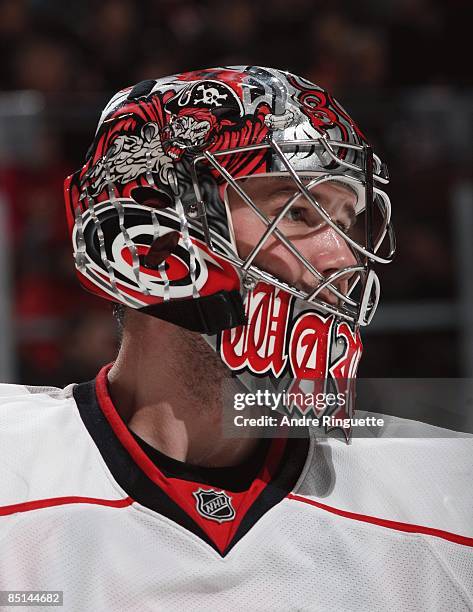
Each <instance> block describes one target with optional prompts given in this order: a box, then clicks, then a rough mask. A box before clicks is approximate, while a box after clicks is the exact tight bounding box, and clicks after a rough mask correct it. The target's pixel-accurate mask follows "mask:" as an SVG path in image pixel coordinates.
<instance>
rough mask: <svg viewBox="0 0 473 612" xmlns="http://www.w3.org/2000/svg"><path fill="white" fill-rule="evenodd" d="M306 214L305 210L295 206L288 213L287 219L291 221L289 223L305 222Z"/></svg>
mask: <svg viewBox="0 0 473 612" xmlns="http://www.w3.org/2000/svg"><path fill="white" fill-rule="evenodd" d="M304 212H305V210H304V208H296V207H294V206H293V207H292V208H290V209H289V210H288V211H287V213H286V219H289V221H294V222H296V223H297V222H299V221H304Z"/></svg>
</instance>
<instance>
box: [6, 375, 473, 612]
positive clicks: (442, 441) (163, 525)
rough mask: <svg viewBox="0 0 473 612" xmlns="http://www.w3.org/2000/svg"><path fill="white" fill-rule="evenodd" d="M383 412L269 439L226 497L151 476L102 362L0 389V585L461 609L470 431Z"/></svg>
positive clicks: (158, 473) (471, 534)
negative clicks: (252, 468)
mask: <svg viewBox="0 0 473 612" xmlns="http://www.w3.org/2000/svg"><path fill="white" fill-rule="evenodd" d="M385 421H386V425H385V428H384V437H377V438H373V439H368V438H364V439H355V440H353V441H352V443H351V444H350V445H346V444H345V443H343V442H341V441H340V440H337V439H330V438H324V439H318V437H317V431H314V432H311V436H310V440H300V439H299V440H295V439H292V440H291V439H289V440H287V441H284V440H274V441H272V442H271V445H270V446H269V450H268V451H267V455H266V458H265V460H264V462H263V464H262V467H261V469H260V470H259V472H258V474H257V475H256V476H255V478H254V480H253V481H252V482H251V484H250V486H249V487H247V488H246V490H238V491H232V490H223V489H219V488H218V487H215V486H212V485H209V484H208V483H207V482H199V481H192V480H189V479H188V478H186V477H184V476H183V477H182V478H176V477H175V476H170V475H169V474H166V473H165V472H163V471H162V470H161V469H159V468H158V467H157V465H156V464H155V463H154V462H153V461H151V459H150V458H149V456H148V455H147V454H146V453H145V452H144V450H143V448H142V447H141V446H140V445H139V444H138V442H137V441H136V439H134V437H133V436H132V435H131V433H130V431H129V430H128V428H127V427H126V425H125V424H124V423H123V421H122V420H121V419H120V417H119V415H118V413H117V411H116V410H115V408H114V406H113V404H112V401H111V399H110V397H109V395H108V392H107V385H106V374H105V371H102V372H101V374H100V375H99V376H98V378H97V380H96V383H95V384H94V383H85V384H82V385H77V386H71V387H68V388H67V389H65V390H64V391H59V390H55V391H54V390H48V389H39V388H37V389H31V388H27V387H24V386H18V385H1V386H0V590H60V591H63V593H64V607H63V609H64V610H66V611H67V612H69V611H70V612H86V611H87V612H89V611H90V612H92V611H93V612H145V611H157V610H159V611H167V610H169V611H173V610H179V611H181V610H206V611H207V612H208V611H209V610H229V611H233V610H235V611H240V610H252V611H253V610H254V611H259V610H264V611H272V612H273V611H274V612H276V611H289V610H317V611H319V610H320V611H326V610H333V611H337V612H340V611H343V610H350V611H363V612H366V611H370V610H396V611H397V610H399V611H403V612H404V611H410V610H412V611H413V612H414V611H415V612H419V611H422V610H425V611H428V612H432V611H435V610H439V611H440V610H441V611H447V610H448V611H450V610H451V611H453V610H455V612H459V611H462V610H464V611H466V610H473V493H472V490H473V488H472V484H471V475H472V471H471V466H472V457H473V439H472V437H471V436H470V437H468V436H460V435H452V436H451V437H436V435H437V433H440V430H437V429H436V428H435V427H430V426H422V427H423V428H424V432H423V433H424V434H425V427H429V428H430V432H429V433H430V434H431V437H429V438H427V437H425V435H424V437H422V438H412V437H409V438H408V437H404V438H403V437H401V438H399V437H397V438H395V437H394V436H395V435H399V434H401V435H402V431H403V430H405V431H407V430H408V429H410V428H411V426H414V427H416V426H418V424H415V423H414V422H411V421H406V420H401V419H395V418H393V417H385ZM31 609H32V610H40V609H44V610H47V609H51V608H46V607H44V608H43V607H34V608H31Z"/></svg>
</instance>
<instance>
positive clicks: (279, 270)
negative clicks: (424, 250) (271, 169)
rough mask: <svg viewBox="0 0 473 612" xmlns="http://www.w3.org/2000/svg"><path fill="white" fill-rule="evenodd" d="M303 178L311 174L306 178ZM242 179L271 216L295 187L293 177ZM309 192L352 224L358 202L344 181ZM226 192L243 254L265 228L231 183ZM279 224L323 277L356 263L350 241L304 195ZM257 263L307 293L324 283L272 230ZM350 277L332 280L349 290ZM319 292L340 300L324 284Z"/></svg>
mask: <svg viewBox="0 0 473 612" xmlns="http://www.w3.org/2000/svg"><path fill="white" fill-rule="evenodd" d="M304 182H305V183H307V182H308V180H306V179H304ZM240 185H241V187H242V189H243V190H244V191H245V192H246V193H247V194H248V196H249V197H250V198H251V199H252V200H253V202H254V203H255V204H256V206H257V207H258V208H259V209H260V211H261V212H262V213H263V214H264V215H265V216H266V217H267V218H268V219H269V221H272V220H273V219H274V218H275V217H277V216H278V214H279V213H280V212H281V210H282V209H283V208H284V207H285V205H286V204H287V202H288V200H289V199H290V198H291V197H292V196H293V195H294V194H295V193H297V187H296V186H295V183H294V182H293V181H292V179H289V178H285V177H254V178H249V179H243V180H242V181H241V182H240ZM311 193H312V194H313V195H314V198H315V199H316V200H317V202H318V203H319V204H320V205H321V206H322V207H323V208H324V209H325V211H326V212H327V213H328V214H329V215H330V217H331V218H332V220H333V221H334V222H335V223H337V224H338V225H339V226H340V227H341V228H342V229H343V230H344V231H345V232H351V231H352V230H353V226H354V223H355V220H356V215H355V206H356V202H357V196H356V194H355V192H354V191H352V190H351V189H350V188H349V187H348V186H345V185H343V184H342V183H340V182H335V181H329V182H326V183H322V184H320V185H316V186H315V187H312V188H311ZM227 195H228V202H229V206H230V211H231V216H232V222H233V230H234V233H235V241H236V246H237V249H238V254H239V256H240V257H241V258H242V259H245V258H246V257H247V256H248V255H249V254H250V253H251V251H252V250H253V248H254V246H255V245H256V244H257V243H258V241H259V239H260V238H261V236H262V235H263V233H264V232H265V230H266V229H267V228H266V226H265V224H264V223H263V222H262V221H261V220H260V219H259V218H258V217H257V215H256V214H255V213H254V211H253V210H251V208H250V207H249V206H248V204H246V203H245V202H244V201H243V200H242V198H241V197H240V196H239V195H238V193H237V192H236V191H235V190H234V189H232V187H231V186H229V187H228V192H227ZM278 229H279V230H280V231H281V233H283V234H284V236H285V237H286V238H288V239H289V240H290V241H291V242H292V243H293V245H294V246H295V247H296V248H297V249H298V251H299V252H300V253H301V254H302V255H303V256H304V257H305V258H306V259H307V260H308V261H309V262H310V263H311V264H312V266H313V267H314V268H316V269H317V270H318V271H319V272H320V273H321V274H322V275H323V276H324V277H327V276H329V275H330V274H332V273H333V272H335V271H337V270H340V269H341V268H346V267H348V266H354V265H356V264H357V263H358V262H357V260H356V258H355V256H354V254H353V252H352V250H351V249H350V247H349V246H348V244H347V243H346V241H345V240H344V239H343V238H342V237H341V236H340V235H339V234H337V232H336V231H335V230H334V229H333V228H332V227H330V226H329V225H328V224H327V223H326V222H325V221H324V220H323V219H322V217H321V216H320V214H319V213H318V212H317V211H316V210H315V208H314V207H313V206H312V205H311V204H310V202H308V201H307V199H306V198H305V197H304V196H303V195H301V196H300V197H299V198H298V199H297V200H296V201H295V203H294V204H293V206H292V207H291V208H290V210H289V211H288V212H287V213H286V215H285V216H284V217H283V218H282V219H281V221H280V222H279V224H278ZM254 263H255V265H256V266H257V267H258V268H261V269H263V270H266V271H267V272H269V273H271V274H273V275H274V276H276V277H278V278H279V279H280V280H283V281H285V282H287V283H289V284H291V285H293V286H295V287H297V288H298V289H300V290H303V291H307V292H309V293H310V292H311V291H313V290H314V289H315V288H316V287H317V285H318V284H320V281H318V280H317V279H316V278H315V277H314V276H313V274H312V273H311V272H310V271H309V270H307V269H306V268H305V266H304V264H303V263H302V262H301V261H299V260H298V259H297V258H296V257H295V256H294V255H293V254H292V253H291V252H290V250H289V249H288V248H287V246H285V245H284V244H283V243H282V242H281V241H280V240H279V239H278V238H277V237H275V236H274V235H271V236H270V237H269V238H268V239H267V241H266V242H265V244H264V247H263V248H262V250H261V251H260V252H259V253H258V255H257V257H256V258H255V260H254ZM348 282H349V276H348V275H346V276H344V277H342V278H340V279H339V280H337V281H334V283H333V284H334V285H335V286H337V287H338V289H339V290H340V291H342V292H343V293H346V292H347V289H348ZM318 297H319V298H321V299H323V300H324V301H327V302H329V303H330V304H337V303H338V298H337V297H336V296H335V295H334V294H333V293H332V292H331V291H329V290H326V289H325V290H324V291H322V292H321V293H320V294H319V295H318Z"/></svg>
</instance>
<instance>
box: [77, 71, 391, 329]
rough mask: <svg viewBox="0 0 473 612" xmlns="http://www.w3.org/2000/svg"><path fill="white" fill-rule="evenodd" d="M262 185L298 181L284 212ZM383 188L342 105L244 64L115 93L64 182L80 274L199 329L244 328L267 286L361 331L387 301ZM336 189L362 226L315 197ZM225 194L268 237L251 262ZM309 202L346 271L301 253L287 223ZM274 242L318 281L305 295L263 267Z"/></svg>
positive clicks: (99, 289) (86, 281)
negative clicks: (259, 191)
mask: <svg viewBox="0 0 473 612" xmlns="http://www.w3.org/2000/svg"><path fill="white" fill-rule="evenodd" d="M265 176H266V177H268V176H269V177H272V178H275V177H279V178H281V179H282V180H284V181H289V182H290V184H291V190H290V193H288V196H287V198H286V201H285V203H284V204H283V205H282V207H281V209H280V210H279V211H278V213H277V215H268V214H267V211H266V210H265V208H264V206H261V202H258V201H256V200H255V198H252V197H250V196H249V195H248V193H246V191H245V180H247V179H248V180H250V179H251V180H253V178H254V177H265ZM255 180H256V179H255ZM257 180H264V179H263V178H258V179H257ZM387 182H388V179H387V174H386V170H385V168H384V166H383V165H382V164H381V162H380V160H379V159H378V158H377V157H376V156H375V155H374V154H373V153H372V150H371V148H370V146H369V145H368V144H367V142H366V140H365V138H364V136H363V134H362V133H361V132H360V130H359V129H358V128H357V126H356V125H355V124H354V123H353V121H352V120H351V118H350V117H349V116H348V115H347V113H346V112H345V111H344V109H343V108H342V107H341V106H340V105H339V104H338V103H337V102H336V101H335V100H334V99H333V98H332V97H331V96H330V94H329V93H328V92H326V91H324V90H323V89H321V88H319V87H317V86H316V85H314V84H313V83H310V82H309V81H306V80H305V79H302V78H301V77H297V76H295V75H292V74H289V73H284V72H281V71H279V70H275V69H269V68H260V67H251V66H239V67H227V68H216V69H211V70H202V71H196V72H192V73H184V74H179V75H173V76H171V77H166V78H163V79H159V80H150V81H144V82H142V83H139V84H138V85H136V86H135V87H133V88H129V89H126V90H123V91H121V92H119V93H118V94H116V95H115V96H114V97H113V98H112V100H111V101H110V103H109V104H108V105H107V107H106V108H105V110H104V112H103V114H102V117H101V120H100V123H99V127H98V129H97V133H96V136H95V140H94V143H93V145H92V147H91V149H90V151H89V154H88V158H87V161H86V164H85V165H84V167H83V168H82V169H81V170H79V171H78V172H76V173H75V174H74V175H72V176H71V177H69V178H68V179H67V180H66V183H65V196H66V209H67V218H68V224H69V228H70V232H71V237H72V242H73V248H74V257H75V262H76V270H77V275H78V277H79V279H80V281H81V283H82V284H83V286H84V287H85V288H87V289H89V290H91V291H93V292H94V293H97V294H98V295H100V296H101V297H104V298H106V299H109V300H112V301H115V302H121V303H123V304H125V305H127V306H129V307H131V308H135V309H138V310H142V311H143V312H147V313H149V314H152V315H154V316H157V317H159V318H162V319H164V320H168V321H171V322H173V323H176V324H178V325H182V326H183V327H187V328H188V329H191V330H194V331H200V332H202V333H205V334H215V333H218V332H219V331H222V330H224V329H230V328H234V327H237V326H239V325H242V324H243V323H244V322H245V320H246V319H245V312H244V308H243V301H244V298H245V295H246V293H247V292H248V291H249V290H251V289H252V288H254V287H255V286H256V285H257V284H258V283H259V282H263V283H265V284H268V285H270V286H273V287H274V288H275V289H279V290H284V291H285V292H287V293H288V294H289V295H291V296H292V297H293V298H295V299H299V300H302V301H303V302H304V303H306V304H307V305H308V306H312V307H313V308H316V309H317V310H318V311H320V312H322V313H323V314H328V315H333V316H335V317H337V318H339V319H340V320H342V321H346V322H348V323H350V324H352V325H355V326H356V325H366V324H368V323H369V322H370V320H371V318H372V316H373V314H374V312H375V309H376V305H377V302H378V299H379V281H378V278H377V276H376V273H375V272H374V270H373V269H372V267H373V265H374V264H376V263H388V262H389V261H390V260H391V257H392V255H393V252H394V235H393V231H392V227H391V206H390V202H389V198H388V197H387V195H386V194H385V193H384V191H382V186H383V185H384V184H385V183H387ZM324 186H325V187H324ZM337 186H338V188H341V187H343V188H346V189H348V190H349V191H350V193H353V194H355V200H356V201H355V203H354V213H353V216H354V217H356V219H357V223H356V231H346V228H344V227H343V225H342V224H340V219H339V218H338V213H337V211H336V210H334V209H333V207H331V206H327V203H324V202H323V201H319V200H320V199H321V198H320V192H321V191H323V189H324V188H325V189H327V188H328V189H330V188H336V187H337ZM246 187H248V183H247V184H246ZM229 190H231V191H232V194H236V196H237V197H238V198H239V199H240V200H241V202H242V203H243V205H244V206H245V207H247V208H248V210H249V211H251V213H252V214H253V215H254V219H255V222H257V223H258V224H259V225H260V227H261V228H262V230H261V232H260V234H259V236H258V237H257V239H256V240H255V241H254V243H253V244H252V245H251V249H250V250H249V251H247V252H246V253H245V254H244V256H242V254H241V253H239V250H238V247H237V242H238V240H239V238H241V236H239V235H238V232H239V228H234V227H233V225H234V224H233V222H232V211H231V210H230V208H231V206H229V202H228V194H229ZM301 202H302V203H303V206H304V207H305V209H307V210H310V215H311V219H312V220H314V219H317V221H316V222H315V221H314V227H313V228H312V229H313V230H314V232H315V233H316V232H317V231H319V230H320V231H329V232H331V233H332V235H333V237H334V239H337V240H339V241H340V242H343V244H344V246H345V248H346V249H347V250H348V251H349V252H350V253H351V258H352V261H351V264H350V265H348V266H335V267H334V268H333V269H330V270H329V271H328V272H327V270H323V269H318V266H317V265H314V259H313V258H312V257H310V256H309V255H308V252H307V251H304V249H300V248H299V246H300V245H299V244H298V240H296V239H294V237H293V236H291V235H290V232H287V231H286V230H285V228H284V225H285V223H286V222H287V218H288V216H289V217H291V216H294V214H295V213H294V211H295V210H296V209H297V208H298V207H300V206H301ZM234 230H236V233H237V235H236V236H235V231H234ZM275 241H276V242H277V243H278V244H281V245H283V247H284V248H285V249H286V251H287V254H288V256H290V257H291V258H292V259H293V260H294V261H297V262H298V265H300V266H301V270H303V272H304V275H306V277H307V278H310V282H306V283H305V286H304V287H302V286H301V285H300V283H298V282H297V279H293V278H288V277H287V276H286V275H284V274H279V273H278V270H277V269H276V268H275V267H274V266H269V267H265V266H264V265H261V263H262V255H263V254H264V253H265V251H266V250H267V248H268V247H270V245H271V243H272V242H273V243H274V242H275ZM315 263H316V262H315Z"/></svg>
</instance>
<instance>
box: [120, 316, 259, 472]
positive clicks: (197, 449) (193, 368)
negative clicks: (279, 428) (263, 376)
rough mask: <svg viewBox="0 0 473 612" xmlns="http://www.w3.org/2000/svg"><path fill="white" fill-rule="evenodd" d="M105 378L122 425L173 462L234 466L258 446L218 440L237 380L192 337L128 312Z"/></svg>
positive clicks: (197, 336) (252, 441)
mask: <svg viewBox="0 0 473 612" xmlns="http://www.w3.org/2000/svg"><path fill="white" fill-rule="evenodd" d="M108 380H109V388H110V395H111V397H112V400H113V402H114V405H115V407H116V409H117V411H118V412H119V414H120V416H121V417H122V419H123V420H124V421H125V423H127V425H128V427H129V428H130V429H131V430H132V431H133V432H135V433H136V434H137V435H138V436H140V437H141V438H142V439H143V440H145V441H146V442H147V443H148V444H150V445H151V446H153V447H154V448H156V449H158V450H159V451H161V452H162V453H164V454H166V455H168V456H169V457H172V458H173V459H177V460H179V461H185V462H188V463H192V464H195V465H201V466H208V467H225V466H231V465H238V464H239V463H241V462H243V461H244V460H245V459H246V458H247V457H248V456H249V455H250V454H251V452H252V451H253V450H254V448H255V446H256V444H257V443H258V440H256V439H254V438H228V437H225V436H224V434H223V432H222V417H223V414H222V404H223V398H224V397H232V396H233V393H235V392H236V391H237V390H238V389H237V385H238V384H239V383H238V381H237V380H236V379H231V378H230V377H229V376H228V370H227V369H226V367H225V366H224V365H223V363H222V362H221V361H220V358H219V357H218V355H216V354H215V353H214V351H213V350H212V349H211V348H210V346H208V345H207V343H206V342H205V340H204V339H203V338H202V337H201V336H200V334H196V333H193V332H190V331H187V330H185V329H182V328H179V327H176V326H175V325H171V324H170V323H165V322H164V321H160V320H158V319H155V318H153V317H151V316H149V315H145V314H142V313H139V312H135V311H131V310H130V309H128V310H127V313H126V317H125V329H124V332H123V340H122V344H121V348H120V352H119V354H118V357H117V360H116V362H115V364H114V365H113V367H112V369H111V370H110V372H109V374H108Z"/></svg>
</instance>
